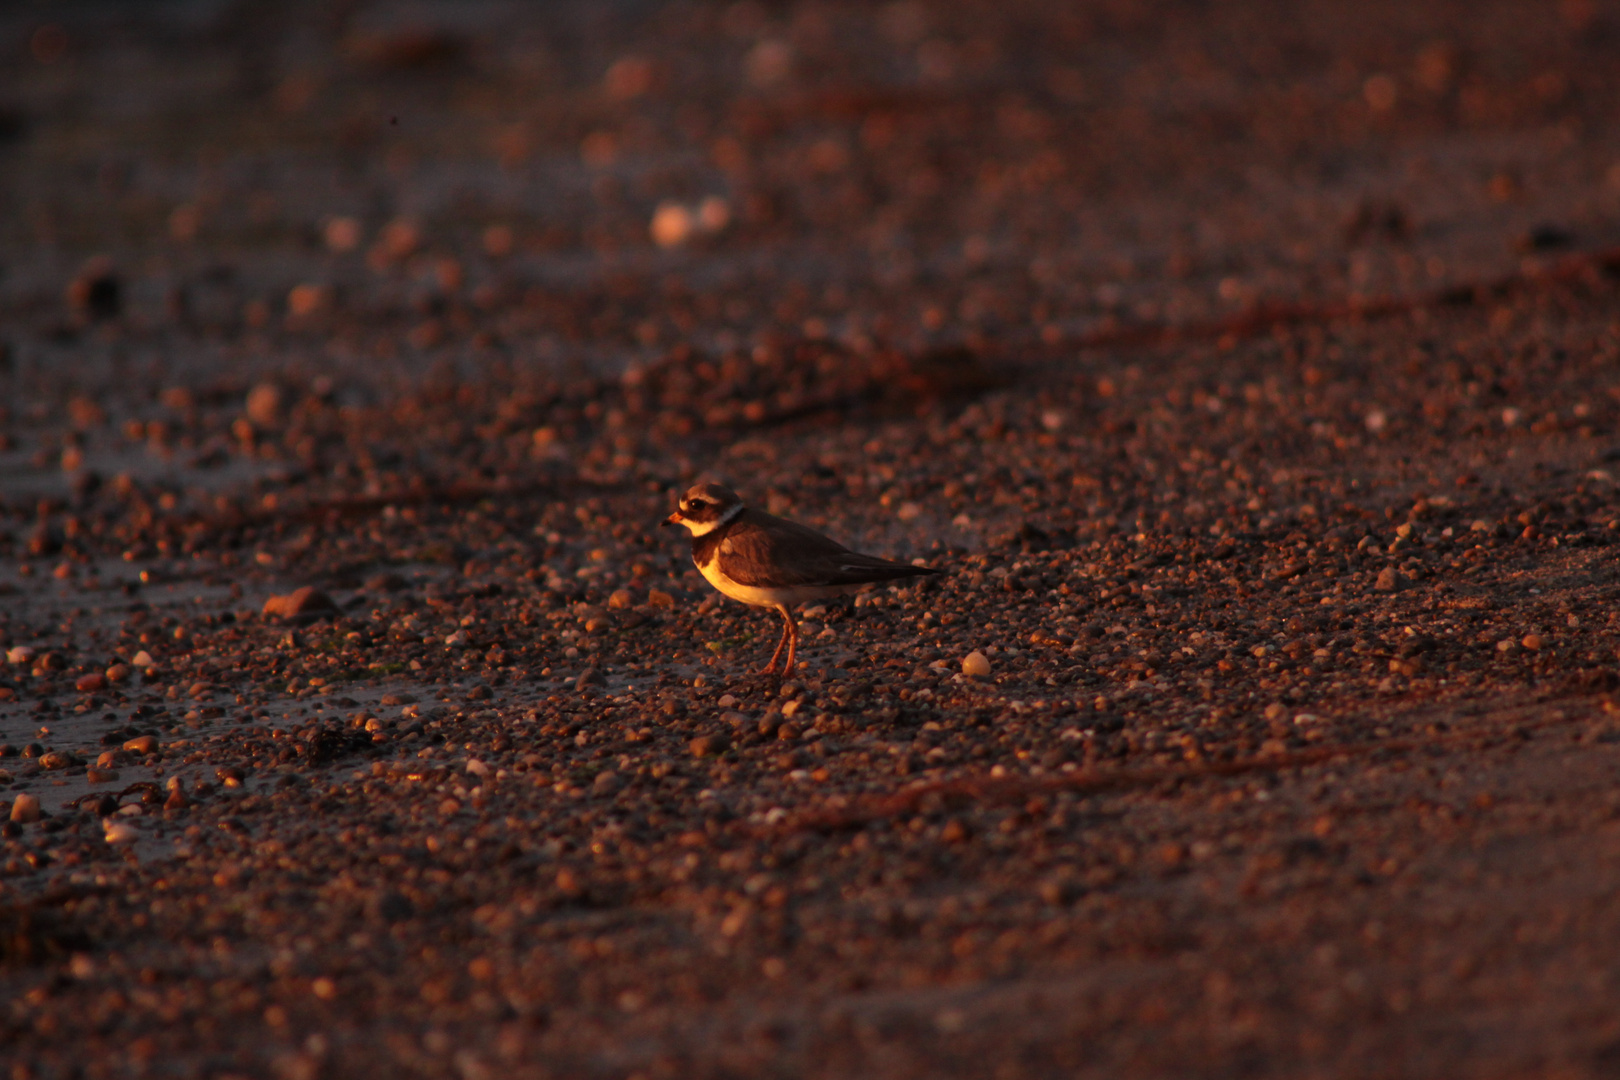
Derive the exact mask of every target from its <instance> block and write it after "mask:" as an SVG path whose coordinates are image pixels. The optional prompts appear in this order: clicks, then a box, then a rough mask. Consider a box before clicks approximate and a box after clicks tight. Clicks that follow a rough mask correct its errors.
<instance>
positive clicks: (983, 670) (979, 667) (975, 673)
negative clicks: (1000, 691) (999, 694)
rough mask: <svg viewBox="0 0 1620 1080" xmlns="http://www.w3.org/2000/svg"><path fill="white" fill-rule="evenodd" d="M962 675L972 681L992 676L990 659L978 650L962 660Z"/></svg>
mask: <svg viewBox="0 0 1620 1080" xmlns="http://www.w3.org/2000/svg"><path fill="white" fill-rule="evenodd" d="M962 674H964V675H966V676H967V677H968V678H970V679H983V678H986V677H988V676H989V674H990V658H989V657H988V656H986V655H984V653H982V652H980V651H979V650H977V649H974V650H973V651H972V652H970V653H968V654H967V655H966V656H964V657H963V658H962Z"/></svg>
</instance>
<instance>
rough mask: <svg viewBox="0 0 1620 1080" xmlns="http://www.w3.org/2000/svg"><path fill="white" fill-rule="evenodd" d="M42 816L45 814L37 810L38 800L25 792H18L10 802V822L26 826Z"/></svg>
mask: <svg viewBox="0 0 1620 1080" xmlns="http://www.w3.org/2000/svg"><path fill="white" fill-rule="evenodd" d="M44 816H45V812H44V811H43V810H41V809H40V808H39V798H38V797H37V796H34V795H30V794H28V793H27V792H26V791H25V792H20V793H19V794H18V795H17V797H16V798H15V799H13V800H12V802H11V820H12V821H15V822H16V823H17V824H19V825H27V824H28V823H29V822H32V821H38V820H39V819H40V818H42V817H44Z"/></svg>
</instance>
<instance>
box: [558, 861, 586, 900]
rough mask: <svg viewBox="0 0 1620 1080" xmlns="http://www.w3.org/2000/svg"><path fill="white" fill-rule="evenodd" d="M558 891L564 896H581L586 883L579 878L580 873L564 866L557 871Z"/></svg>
mask: <svg viewBox="0 0 1620 1080" xmlns="http://www.w3.org/2000/svg"><path fill="white" fill-rule="evenodd" d="M557 891H558V892H560V893H562V894H563V895H564V896H569V897H573V896H579V895H581V894H583V893H584V892H585V884H584V882H582V881H580V880H579V875H578V874H575V873H574V872H573V871H572V870H569V869H568V868H566V867H564V868H563V869H561V870H559V871H557Z"/></svg>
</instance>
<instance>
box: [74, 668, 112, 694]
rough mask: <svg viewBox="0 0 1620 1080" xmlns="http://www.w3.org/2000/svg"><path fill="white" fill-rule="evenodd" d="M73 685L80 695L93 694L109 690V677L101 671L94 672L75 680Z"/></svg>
mask: <svg viewBox="0 0 1620 1080" xmlns="http://www.w3.org/2000/svg"><path fill="white" fill-rule="evenodd" d="M73 685H74V687H75V688H76V689H77V690H78V691H79V692H80V693H83V694H93V693H96V692H97V691H99V690H105V689H107V676H105V675H103V674H102V673H101V672H99V671H92V672H91V673H90V674H88V675H80V676H79V677H78V678H77V679H76V680H74V683H73Z"/></svg>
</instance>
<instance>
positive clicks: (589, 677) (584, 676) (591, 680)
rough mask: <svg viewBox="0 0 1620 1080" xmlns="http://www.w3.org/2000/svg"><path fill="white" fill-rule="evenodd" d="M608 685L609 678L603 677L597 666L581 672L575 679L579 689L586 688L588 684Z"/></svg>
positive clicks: (575, 684) (576, 686)
mask: <svg viewBox="0 0 1620 1080" xmlns="http://www.w3.org/2000/svg"><path fill="white" fill-rule="evenodd" d="M606 685H607V679H605V678H603V677H602V673H601V672H600V671H597V670H596V669H595V668H586V669H585V670H584V671H582V672H580V673H579V678H577V679H575V680H574V686H575V688H576V689H579V690H584V689H585V688H586V687H588V686H606Z"/></svg>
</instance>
